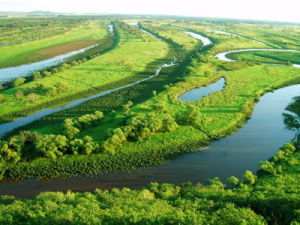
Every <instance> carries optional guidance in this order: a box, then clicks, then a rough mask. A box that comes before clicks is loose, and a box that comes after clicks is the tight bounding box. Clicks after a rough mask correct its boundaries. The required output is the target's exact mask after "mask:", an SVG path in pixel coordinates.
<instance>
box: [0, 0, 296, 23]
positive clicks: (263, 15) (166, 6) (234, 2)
mask: <svg viewBox="0 0 300 225" xmlns="http://www.w3.org/2000/svg"><path fill="white" fill-rule="evenodd" d="M35 10H45V11H55V12H77V13H123V14H124V13H126V14H166V15H167V14H168V15H185V16H200V17H226V18H241V19H257V20H277V21H291V22H299V23H300V0H284V1H280V0H272V1H271V0H207V1H203V0H183V1H179V0H175V1H170V0H147V1H145V0H123V1H122V0H0V11H35Z"/></svg>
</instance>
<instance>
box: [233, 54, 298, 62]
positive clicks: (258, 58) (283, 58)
mask: <svg viewBox="0 0 300 225" xmlns="http://www.w3.org/2000/svg"><path fill="white" fill-rule="evenodd" d="M228 57H229V58H232V59H236V60H244V61H253V62H261V63H278V64H289V63H295V64H300V53H299V52H272V51H257V52H241V53H233V54H228Z"/></svg>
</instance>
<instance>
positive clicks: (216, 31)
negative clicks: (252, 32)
mask: <svg viewBox="0 0 300 225" xmlns="http://www.w3.org/2000/svg"><path fill="white" fill-rule="evenodd" d="M208 31H209V32H213V33H216V34H225V35H230V36H234V37H240V38H244V39H247V40H249V41H253V42H256V43H258V44H262V45H267V44H266V43H264V42H262V41H257V40H255V39H252V38H248V37H245V36H243V35H240V34H236V33H232V32H227V31H223V30H208Z"/></svg>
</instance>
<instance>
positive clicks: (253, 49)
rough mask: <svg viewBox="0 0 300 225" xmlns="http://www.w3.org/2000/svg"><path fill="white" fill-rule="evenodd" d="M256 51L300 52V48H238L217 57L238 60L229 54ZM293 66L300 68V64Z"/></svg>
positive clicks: (227, 60) (224, 59)
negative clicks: (231, 57)
mask: <svg viewBox="0 0 300 225" xmlns="http://www.w3.org/2000/svg"><path fill="white" fill-rule="evenodd" d="M256 51H271V52H300V50H296V49H269V48H249V49H237V50H230V51H226V52H221V53H218V54H217V55H215V58H217V59H219V60H222V61H226V62H236V60H234V59H230V58H228V57H227V55H228V54H232V53H240V52H256ZM292 66H293V67H296V68H300V64H292Z"/></svg>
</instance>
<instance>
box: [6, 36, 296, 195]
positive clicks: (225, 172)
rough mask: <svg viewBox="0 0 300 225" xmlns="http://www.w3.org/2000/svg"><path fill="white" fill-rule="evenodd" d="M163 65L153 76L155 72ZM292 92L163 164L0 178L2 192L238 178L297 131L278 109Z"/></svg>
mask: <svg viewBox="0 0 300 225" xmlns="http://www.w3.org/2000/svg"><path fill="white" fill-rule="evenodd" d="M206 44H210V43H208V42H206ZM171 65H172V64H170V65H165V66H171ZM161 68H162V67H161ZM161 68H159V69H158V70H157V73H156V74H155V75H158V74H159V72H160V70H161ZM153 76H154V75H153ZM147 79H150V77H149V78H147ZM139 82H140V81H139ZM131 85H132V84H131ZM122 88H124V87H122ZM110 91H111V90H110ZM101 94H102V93H101ZM296 96H300V85H293V86H289V87H285V88H281V89H278V90H276V91H274V92H270V93H267V94H265V95H264V96H262V97H261V99H260V101H259V102H258V103H257V105H256V106H255V108H254V112H253V115H252V118H251V119H250V120H249V121H248V122H247V123H246V125H245V126H244V127H242V128H241V129H240V130H238V131H237V132H236V133H235V134H233V135H231V136H228V137H225V138H223V139H220V140H218V141H214V142H213V143H211V144H210V145H209V146H208V147H207V148H204V149H199V150H198V151H197V150H196V151H194V152H192V153H187V154H183V155H181V156H178V157H176V158H175V159H173V160H169V161H168V162H167V163H165V164H164V165H161V166H153V167H149V168H140V169H136V170H134V171H132V172H114V173H107V174H102V175H97V176H94V177H85V176H82V177H77V178H67V179H53V180H50V181H40V180H35V179H29V180H25V181H21V182H16V183H12V184H8V183H1V184H0V194H2V195H3V194H8V195H15V196H16V197H26V198H27V197H32V196H35V195H37V194H38V193H40V192H44V191H66V190H72V191H91V190H94V189H95V188H103V189H110V188H114V187H118V188H122V187H130V188H142V187H144V186H145V185H147V184H148V183H150V182H168V183H174V184H179V183H182V182H192V183H198V182H204V181H205V180H206V179H207V178H212V177H216V176H218V177H220V178H221V179H222V180H225V179H226V177H229V176H231V175H234V176H237V177H241V176H242V174H243V173H244V172H245V170H252V171H256V170H257V169H258V165H259V162H260V161H263V160H267V159H269V158H270V157H271V156H272V155H274V153H275V152H276V151H277V150H278V148H279V147H280V146H282V145H283V144H284V143H286V142H288V141H290V140H291V139H292V138H293V137H294V135H295V132H293V131H290V130H288V129H286V126H285V124H284V122H283V115H282V114H283V113H284V112H286V111H285V108H286V106H287V105H288V103H290V102H291V101H292V99H293V98H294V97H296ZM97 97H99V96H97ZM79 101H80V100H79ZM0 130H1V127H0Z"/></svg>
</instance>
